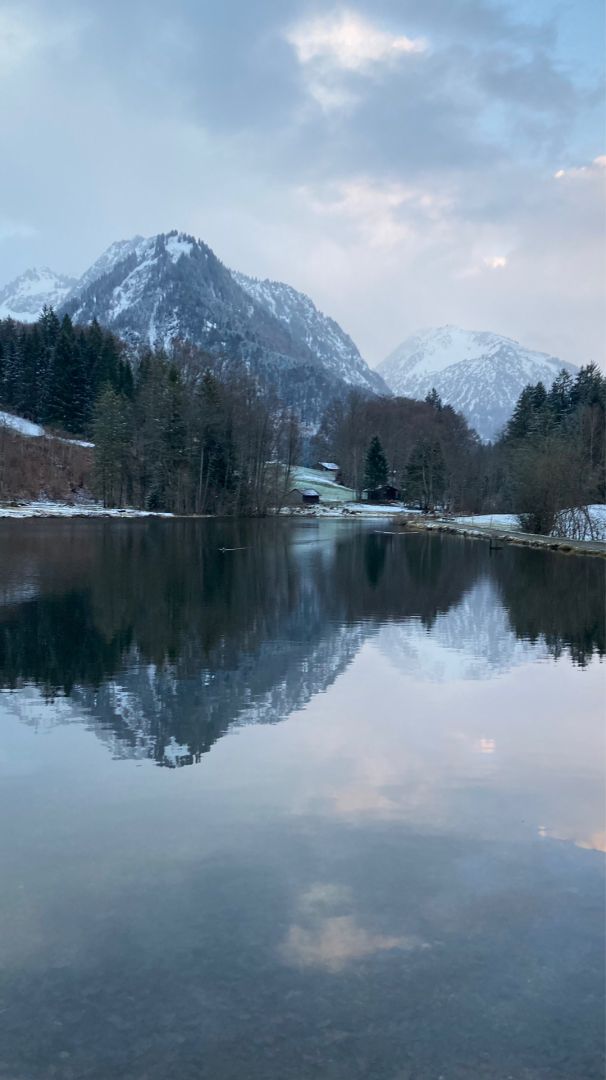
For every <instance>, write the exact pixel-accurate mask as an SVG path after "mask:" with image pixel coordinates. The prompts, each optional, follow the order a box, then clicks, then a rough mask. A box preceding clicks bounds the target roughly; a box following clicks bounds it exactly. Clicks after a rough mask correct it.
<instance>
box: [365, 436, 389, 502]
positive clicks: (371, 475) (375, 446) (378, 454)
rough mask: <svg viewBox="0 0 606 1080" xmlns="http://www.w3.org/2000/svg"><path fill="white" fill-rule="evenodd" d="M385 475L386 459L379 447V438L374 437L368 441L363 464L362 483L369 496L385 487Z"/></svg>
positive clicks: (381, 448) (386, 471) (386, 472)
mask: <svg viewBox="0 0 606 1080" xmlns="http://www.w3.org/2000/svg"><path fill="white" fill-rule="evenodd" d="M387 474H388V470H387V458H386V457H385V452H384V450H383V447H382V446H381V440H380V439H379V436H378V435H374V436H373V438H372V439H371V440H370V445H369V447H368V450H367V451H366V459H365V462H364V483H365V485H366V487H367V488H368V491H369V494H370V493H371V492H376V491H378V490H379V488H382V487H384V486H385V484H386V483H387Z"/></svg>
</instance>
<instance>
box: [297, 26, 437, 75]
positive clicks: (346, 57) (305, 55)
mask: <svg viewBox="0 0 606 1080" xmlns="http://www.w3.org/2000/svg"><path fill="white" fill-rule="evenodd" d="M285 37H286V40H287V41H288V42H290V44H291V45H292V46H293V48H294V49H295V52H296V54H297V57H298V59H299V61H300V63H301V64H309V63H310V62H312V61H314V60H325V61H328V62H329V63H331V64H334V65H335V66H336V67H338V68H341V69H342V70H343V71H356V72H362V73H365V72H367V71H369V70H370V69H371V68H372V67H373V66H374V65H376V64H385V63H395V62H397V61H398V60H400V59H401V58H402V57H403V56H406V55H407V54H410V53H419V52H424V51H425V49H426V48H427V45H426V43H425V42H424V41H423V40H421V39H420V38H416V39H413V38H409V37H406V36H405V35H403V34H399V35H394V34H390V33H387V32H386V31H384V30H379V29H378V27H376V26H373V24H372V23H371V22H369V21H368V20H366V19H364V18H363V17H362V16H361V15H358V14H356V13H355V12H352V11H342V12H340V13H336V14H333V15H328V16H324V17H320V18H315V19H311V20H309V21H306V22H302V23H298V24H297V25H296V26H294V27H292V28H291V29H290V30H288V31H287V32H286V34H285Z"/></svg>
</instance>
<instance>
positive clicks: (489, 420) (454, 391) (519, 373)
mask: <svg viewBox="0 0 606 1080" xmlns="http://www.w3.org/2000/svg"><path fill="white" fill-rule="evenodd" d="M562 368H566V370H567V371H571V372H574V371H576V370H577V369H576V368H575V367H574V365H573V364H569V363H564V362H563V361H562V360H558V359H557V358H556V357H555V356H549V355H548V354H547V353H541V352H534V351H533V350H531V349H526V348H524V346H522V345H520V344H519V343H518V342H517V341H513V340H512V339H511V338H507V337H502V336H501V335H500V334H492V333H489V332H477V331H473V330H461V329H460V328H458V327H456V326H441V327H439V328H438V329H433V330H423V331H421V332H420V333H418V334H415V335H414V336H413V337H410V338H407V339H406V341H403V342H402V344H401V345H399V346H398V348H397V349H395V350H394V352H392V353H391V354H390V356H388V357H387V358H386V359H385V360H383V362H382V363H381V364H379V367H378V371H379V372H380V374H381V375H382V376H383V378H384V379H385V382H386V383H387V385H388V386H389V388H390V390H392V391H393V392H394V393H395V394H400V395H403V396H406V397H412V398H421V399H422V398H424V397H425V396H426V395H427V394H428V393H429V392H430V391H431V389H432V387H435V388H436V390H437V391H438V393H439V394H440V396H441V398H442V400H443V401H444V402H445V403H446V404H449V405H452V406H453V408H455V409H457V410H459V411H460V412H462V413H463V414H464V416H466V417H467V420H468V421H469V423H470V424H471V426H472V427H474V428H475V430H476V431H477V432H478V434H479V435H480V436H481V438H482V439H486V440H488V439H494V437H495V436H496V435H497V433H498V432H499V430H500V429H501V428H502V427H503V425H504V424H505V423H506V421H507V420H508V419H509V417H510V415H511V412H512V410H513V407H514V405H515V403H516V401H517V399H518V397H519V396H520V393H521V392H522V390H523V389H524V387H525V386H527V385H528V383H537V382H539V381H542V382H544V383H545V385H546V387H549V386H550V385H551V383H552V382H553V380H554V379H555V377H556V375H557V374H558V372H560V371H561V370H562Z"/></svg>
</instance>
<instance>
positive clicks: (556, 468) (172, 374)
mask: <svg viewBox="0 0 606 1080" xmlns="http://www.w3.org/2000/svg"><path fill="white" fill-rule="evenodd" d="M0 407H2V408H5V409H7V410H8V411H11V412H14V413H16V414H18V415H20V416H23V417H26V418H28V419H31V420H33V421H35V422H37V423H40V424H43V425H46V426H49V427H50V429H51V430H53V429H54V430H58V431H60V432H62V433H66V434H68V435H73V436H77V437H84V438H87V439H90V440H91V441H92V442H94V444H95V451H94V489H95V494H96V495H98V497H100V498H101V499H102V500H103V502H104V503H105V504H106V505H108V506H119V505H132V506H138V507H142V508H145V509H148V510H160V511H162V510H165V511H172V512H178V513H199V514H204V513H230V514H231V513H233V514H250V513H264V512H265V511H266V510H268V509H269V508H270V507H275V506H280V505H281V503H282V502H283V501H284V499H285V497H286V495H287V493H288V486H289V474H290V468H291V466H292V465H294V464H296V463H300V462H301V460H302V459H303V458H305V460H307V461H308V462H309V463H310V464H313V463H314V462H316V461H318V460H332V461H336V462H338V464H339V466H340V469H341V475H342V480H343V482H344V483H345V484H346V485H347V486H350V487H352V488H353V489H354V490H355V492H356V494H357V495H358V497H362V495H363V494H365V495H367V496H369V497H370V498H385V497H392V496H396V497H399V498H402V499H404V500H405V501H406V502H407V503H408V504H410V505H414V506H417V507H419V508H420V509H422V510H424V511H431V510H434V509H436V508H439V509H442V510H451V511H453V512H466V513H502V512H505V513H518V514H519V515H520V522H521V524H522V525H523V527H524V528H526V529H528V530H530V531H534V532H543V533H549V532H551V531H552V530H554V528H555V527H556V526H558V527H562V525H563V524H565V526H566V532H567V534H568V535H575V532H576V534H578V535H587V531H588V529H590V528H591V525H590V523H589V519H588V516H587V513H586V510H585V508H586V507H587V505H589V504H591V503H592V502H603V501H606V482H605V472H604V462H605V454H606V436H605V428H606V425H605V413H606V380H605V379H604V376H603V375H601V373H600V372H599V371H598V369H597V368H596V367H595V365H588V366H587V367H584V368H581V369H580V370H579V372H578V373H577V374H576V376H572V375H570V374H569V373H568V372H566V371H562V372H561V374H560V375H559V376H558V377H557V378H556V380H555V382H554V383H553V385H552V387H551V388H550V389H549V390H547V389H546V388H545V386H544V385H543V384H542V383H538V384H537V385H534V386H533V385H529V386H527V387H526V388H525V389H524V390H523V391H522V393H521V395H520V397H519V400H518V402H517V404H516V406H515V409H514V411H513V414H512V416H511V419H510V421H509V422H508V424H507V425H506V427H505V429H504V431H503V433H502V435H501V436H500V438H499V439H497V441H496V442H495V443H494V444H492V445H486V444H482V443H481V441H480V439H479V438H478V436H477V434H476V433H475V432H474V431H473V430H472V429H471V428H470V426H469V424H468V423H467V421H466V420H465V418H464V417H463V416H462V415H461V414H460V413H458V412H456V411H455V410H454V409H453V408H452V407H451V406H450V405H447V404H444V403H443V402H442V401H441V399H440V397H439V395H438V394H437V393H436V392H435V390H434V391H432V392H431V393H430V394H429V395H428V396H427V398H426V399H425V401H415V400H412V399H409V398H398V397H389V398H387V397H386V398H380V397H370V396H368V395H366V394H364V393H363V392H361V391H357V390H353V391H351V392H350V393H349V394H348V395H347V396H344V397H340V398H335V399H333V400H332V401H330V402H329V404H328V406H327V408H326V411H325V414H324V417H323V419H322V422H321V425H320V428H319V430H318V431H317V433H316V434H315V435H314V436H313V438H311V439H309V438H308V439H307V441H306V446H305V450H303V441H302V438H301V433H300V428H299V423H298V420H297V417H296V415H295V412H294V410H293V409H291V408H287V407H286V406H285V405H284V404H283V403H281V402H280V400H279V399H278V398H277V397H276V396H275V395H271V394H268V393H267V391H263V390H262V389H261V388H260V386H259V384H258V383H257V382H256V381H255V380H254V379H253V378H252V377H251V375H250V374H249V373H248V371H247V369H246V366H245V365H244V364H241V365H235V364H234V363H233V359H232V360H228V359H227V358H226V359H224V360H222V359H221V358H217V357H210V356H208V355H206V354H205V353H204V352H202V351H201V350H200V349H196V348H194V347H193V346H190V345H187V344H186V343H184V342H175V343H173V346H172V350H171V354H170V355H167V354H166V353H165V352H163V351H158V350H156V351H154V350H150V349H147V350H143V351H139V352H138V353H137V354H135V355H134V354H133V353H132V352H131V353H128V352H127V350H126V346H125V345H124V344H123V343H122V342H121V341H120V340H119V339H118V338H117V337H115V335H113V334H112V333H110V332H109V331H107V330H104V329H103V328H102V327H101V326H100V325H99V323H98V322H96V320H94V321H93V322H92V323H91V324H90V325H89V326H75V325H74V324H73V323H72V321H71V319H70V317H69V316H68V315H64V316H63V317H62V318H61V319H59V318H58V317H57V315H56V314H55V312H54V311H53V310H52V309H51V308H45V309H44V310H43V312H42V314H41V316H40V318H39V319H38V321H37V322H36V323H34V324H30V325H24V324H21V323H17V322H15V321H14V320H12V319H5V320H0ZM74 472H75V470H74V469H72V470H71V472H70V483H72V480H71V476H72V473H74ZM76 483H77V480H76ZM564 518H565V519H566V520H565V521H564Z"/></svg>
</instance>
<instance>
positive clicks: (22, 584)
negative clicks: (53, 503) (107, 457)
mask: <svg viewBox="0 0 606 1080" xmlns="http://www.w3.org/2000/svg"><path fill="white" fill-rule="evenodd" d="M605 650H606V642H605V633H604V563H603V562H602V561H601V560H600V559H591V558H580V557H574V556H568V557H567V556H564V555H557V554H553V553H545V552H540V551H531V550H522V549H515V548H511V547H510V548H505V549H504V550H502V551H496V552H491V551H489V549H488V545H486V544H484V543H481V542H474V541H470V540H464V539H462V538H459V537H448V536H435V535H434V536H430V535H423V534H415V535H405V534H404V533H400V532H397V531H395V530H394V531H390V526H389V525H387V524H384V523H381V522H379V523H372V522H367V523H365V524H363V525H361V524H348V523H341V522H331V521H324V522H322V521H314V520H305V519H299V520H298V521H297V522H295V523H292V522H289V521H261V522H228V521H174V522H170V521H158V520H147V521H141V522H120V521H65V522H59V521H48V520H47V521H29V522H24V523H19V522H7V523H0V781H1V782H0V814H1V820H2V826H3V827H2V829H1V830H0V860H1V861H0V865H1V867H2V873H1V879H0V1078H1V1080H42V1078H49V1077H52V1078H55V1080H81V1078H86V1080H110V1078H111V1080H122V1078H128V1080H169V1078H173V1077H174V1078H175V1080H200V1078H202V1080H274V1078H275V1080H311V1078H314V1080H316V1078H317V1080H434V1078H435V1080H439V1078H442V1080H462V1078H465V1080H484V1078H489V1080H559V1078H566V1080H584V1078H601V1077H603V1050H604V996H603V991H604V854H603V853H604V851H605V849H606V826H605V822H604V799H605V792H604V751H605V745H604V690H605V680H604V665H603V662H602V658H603V656H604V654H605Z"/></svg>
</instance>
